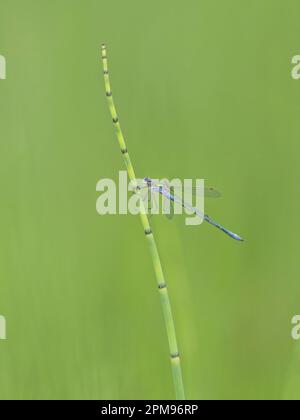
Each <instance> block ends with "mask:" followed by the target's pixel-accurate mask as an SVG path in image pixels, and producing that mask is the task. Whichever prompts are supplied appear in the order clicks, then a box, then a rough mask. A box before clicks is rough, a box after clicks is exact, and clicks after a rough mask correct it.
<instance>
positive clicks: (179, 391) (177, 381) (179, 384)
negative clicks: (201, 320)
mask: <svg viewBox="0 0 300 420" xmlns="http://www.w3.org/2000/svg"><path fill="white" fill-rule="evenodd" d="M102 62H103V73H104V83H105V91H106V96H107V101H108V106H109V110H110V114H111V117H112V120H113V123H114V126H115V130H116V134H117V138H118V142H119V145H120V148H121V152H122V155H123V158H124V161H125V164H126V167H127V171H128V175H129V178H130V180H131V181H133V182H134V181H135V180H136V176H135V172H134V169H133V166H132V163H131V160H130V156H129V153H128V149H127V146H126V143H125V139H124V136H123V133H122V130H121V126H120V123H119V118H118V115H117V112H116V108H115V105H114V101H113V97H112V91H111V87H110V81H109V74H108V65H107V50H106V46H105V45H102ZM137 193H138V192H137ZM140 202H141V212H140V217H141V221H142V225H143V228H144V232H145V235H146V239H147V242H148V245H149V249H150V253H151V257H152V262H153V266H154V271H155V275H156V280H157V285H158V290H159V294H160V299H161V305H162V309H163V314H164V320H165V324H166V329H167V335H168V341H169V349H170V357H171V366H172V372H173V380H174V388H175V394H176V399H177V400H184V399H185V395H184V387H183V380H182V373H181V366H180V357H179V352H178V346H177V340H176V333H175V326H174V320H173V315H172V309H171V304H170V299H169V294H168V289H167V285H166V282H165V278H164V274H163V269H162V265H161V262H160V258H159V253H158V250H157V246H156V242H155V239H154V236H153V232H152V229H151V226H150V223H149V219H148V216H147V214H146V211H145V208H144V204H143V200H140Z"/></svg>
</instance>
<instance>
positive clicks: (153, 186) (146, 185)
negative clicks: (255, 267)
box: [135, 178, 243, 241]
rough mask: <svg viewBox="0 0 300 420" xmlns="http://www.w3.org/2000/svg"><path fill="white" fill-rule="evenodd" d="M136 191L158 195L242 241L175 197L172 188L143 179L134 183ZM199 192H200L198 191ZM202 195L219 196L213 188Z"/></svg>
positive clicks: (149, 179)
mask: <svg viewBox="0 0 300 420" xmlns="http://www.w3.org/2000/svg"><path fill="white" fill-rule="evenodd" d="M135 188H136V190H137V191H142V190H144V189H148V190H149V191H151V192H154V193H157V194H160V195H161V196H163V197H164V198H165V199H167V200H169V201H170V202H171V203H173V204H179V205H180V206H182V207H183V208H184V209H186V210H188V211H189V212H191V213H192V214H195V215H197V216H198V217H200V218H201V219H203V220H204V221H206V222H207V223H209V224H210V225H212V226H214V227H216V228H217V229H219V230H221V231H222V232H224V233H226V235H228V236H230V237H231V238H233V239H235V240H237V241H243V239H242V238H241V237H240V236H239V235H237V234H236V233H233V232H231V231H230V230H229V229H227V228H225V227H224V226H222V225H221V224H220V223H218V222H216V221H215V220H213V219H212V218H211V217H210V216H208V215H207V214H203V213H202V212H201V211H200V210H199V209H197V208H195V207H193V206H192V205H191V204H189V203H187V202H186V201H185V200H184V199H182V198H181V197H179V196H178V195H176V193H175V189H174V188H172V187H168V186H167V185H165V184H164V183H157V182H155V181H153V180H152V179H151V178H144V179H143V181H142V182H139V181H137V182H136V187H135ZM200 192H201V191H200ZM202 194H203V195H204V196H206V197H218V196H220V194H219V192H218V191H216V190H215V189H214V188H205V189H204V191H202Z"/></svg>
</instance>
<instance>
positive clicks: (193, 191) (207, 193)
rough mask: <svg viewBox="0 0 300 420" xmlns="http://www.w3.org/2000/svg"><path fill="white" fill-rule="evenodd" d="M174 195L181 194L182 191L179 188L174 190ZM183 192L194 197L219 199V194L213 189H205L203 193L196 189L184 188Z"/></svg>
mask: <svg viewBox="0 0 300 420" xmlns="http://www.w3.org/2000/svg"><path fill="white" fill-rule="evenodd" d="M174 191H175V194H178V192H179V193H182V189H181V188H176V187H175V188H174ZM184 191H185V192H187V193H189V194H192V195H194V196H200V195H204V197H206V198H220V197H221V195H222V194H221V193H220V192H219V191H218V190H216V189H215V188H214V187H205V188H204V191H203V190H202V189H201V188H196V187H191V188H190V187H186V188H184Z"/></svg>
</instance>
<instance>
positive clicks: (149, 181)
mask: <svg viewBox="0 0 300 420" xmlns="http://www.w3.org/2000/svg"><path fill="white" fill-rule="evenodd" d="M144 181H145V182H147V184H148V185H152V179H151V178H144Z"/></svg>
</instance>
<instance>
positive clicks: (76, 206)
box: [0, 0, 300, 399]
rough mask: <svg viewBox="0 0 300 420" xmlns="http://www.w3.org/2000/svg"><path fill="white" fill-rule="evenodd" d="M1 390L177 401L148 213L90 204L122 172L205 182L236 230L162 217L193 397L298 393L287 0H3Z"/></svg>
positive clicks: (21, 394) (295, 126)
mask: <svg viewBox="0 0 300 420" xmlns="http://www.w3.org/2000/svg"><path fill="white" fill-rule="evenodd" d="M0 7H1V13H0V54H3V55H4V56H5V57H6V60H7V80H5V81H3V80H1V81H0V112H1V125H0V130H1V133H0V136H1V140H0V174H1V176H0V183H1V184H0V188H1V206H0V232H1V241H0V314H2V315H5V317H6V320H7V335H8V339H7V340H6V341H0V398H1V399H6V398H9V399H11V398H13V399H20V398H22V399H23V398H25V399H39V398H43V399H62V398H63V399H75V398H76V399H77V398H83V399H86V398H87V399H90V398H92V399H169V398H173V397H174V394H173V386H172V377H171V370H170V366H169V359H168V346H167V339H166V334H165V329H164V323H163V318H162V311H161V307H160V302H159V297H158V293H157V288H156V283H155V277H154V273H153V269H152V264H151V258H150V255H149V252H148V249H147V244H146V241H145V239H144V235H143V231H142V228H141V224H140V221H139V219H138V218H137V217H133V216H106V217H102V216H99V215H97V213H96V211H95V203H96V199H97V197H98V194H97V193H96V183H97V181H98V180H99V179H100V178H113V179H117V178H118V171H119V170H121V169H124V165H123V161H122V156H121V154H120V151H119V148H118V145H117V142H116V138H115V134H114V131H113V127H112V123H111V118H110V116H109V112H108V109H107V104H106V98H105V94H104V84H103V79H102V69H101V62H100V45H101V43H102V42H103V41H105V42H106V43H107V45H108V55H109V60H110V61H109V65H110V74H111V82H112V88H113V92H114V98H115V102H116V105H117V108H118V113H119V117H120V121H121V124H122V126H123V130H124V133H125V135H126V138H127V142H128V147H129V149H130V155H131V158H132V160H133V163H134V166H135V169H136V172H137V174H138V176H140V177H144V176H150V177H153V178H155V177H170V178H173V177H180V178H205V179H206V180H207V182H208V184H210V185H214V186H215V187H216V188H218V189H219V190H221V191H222V198H221V199H220V200H216V201H211V202H207V205H206V210H207V212H208V213H209V214H211V215H212V216H214V217H215V218H216V219H217V220H220V222H223V223H224V224H225V225H226V226H228V227H229V228H232V229H233V230H234V231H236V232H237V233H240V234H241V235H242V236H244V237H245V238H246V240H247V241H246V242H245V243H244V244H241V243H236V242H234V241H233V240H230V238H227V237H226V236H225V235H223V234H222V233H220V232H218V231H217V230H215V229H213V228H211V227H210V226H206V225H202V226H200V227H187V226H185V224H184V219H183V218H182V217H178V218H177V219H176V221H175V222H174V223H169V222H168V221H165V220H164V218H162V217H156V218H155V220H154V230H155V235H156V238H157V242H158V246H159V249H160V253H161V257H162V262H163V265H164V269H165V272H166V277H167V281H168V284H169V292H170V297H171V301H172V306H173V310H174V317H175V321H176V329H177V334H178V341H179V346H180V351H181V354H182V364H183V372H184V380H185V386H186V394H187V397H188V398H191V399H199V398H205V399H279V398H295V399H298V398H299V397H300V348H299V346H298V344H297V343H296V342H294V341H292V339H291V318H292V316H294V315H295V314H299V313H300V301H299V294H300V283H299V256H298V252H299V213H300V199H299V194H298V193H297V191H299V185H298V182H299V175H300V169H299V152H300V145H299V129H300V123H299V101H300V81H298V82H297V81H295V80H293V79H292V78H291V69H292V65H291V58H292V56H294V55H296V54H300V41H299V18H298V17H299V13H300V5H299V1H297V0H286V1H282V0H252V1H251V2H248V1H245V0H243V1H241V0H226V1H224V0H215V1H212V0H200V1H199V0H197V1H196V0H194V1H187V2H185V3H183V2H181V1H174V0H172V1H171V0H165V1H158V0H152V1H151V2H146V1H138V0H127V1H120V0H119V1H114V2H108V1H102V0H84V1H83V0H81V1H79V0H52V1H38V0H25V1H24V0H0Z"/></svg>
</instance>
